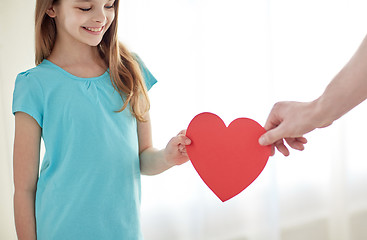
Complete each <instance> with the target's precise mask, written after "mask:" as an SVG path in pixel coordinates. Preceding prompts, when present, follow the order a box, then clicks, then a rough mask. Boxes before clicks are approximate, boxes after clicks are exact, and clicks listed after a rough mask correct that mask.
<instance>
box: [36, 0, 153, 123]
mask: <svg viewBox="0 0 367 240" xmlns="http://www.w3.org/2000/svg"><path fill="white" fill-rule="evenodd" d="M58 1H60V0H37V2H36V11H35V37H36V39H35V43H36V56H35V63H36V65H38V64H40V63H41V62H42V61H43V60H44V59H46V58H47V57H48V56H50V54H51V51H52V49H53V47H54V43H55V40H56V34H57V31H56V24H55V21H54V19H53V18H51V17H49V16H48V15H47V13H46V11H47V9H49V8H50V7H51V6H52V5H53V4H56V3H57V2H58ZM118 8H119V0H116V1H115V3H114V9H115V18H114V20H113V22H112V23H111V26H110V28H109V29H108V30H107V32H106V33H105V34H104V36H103V38H102V41H101V42H100V44H99V45H98V51H99V53H100V56H101V58H102V59H103V60H104V62H105V64H106V65H107V66H108V68H109V72H110V76H111V82H112V85H113V87H114V88H115V90H116V91H117V92H118V93H119V94H120V96H121V98H122V100H123V102H124V104H123V106H122V107H121V109H120V110H118V111H117V112H121V111H123V110H124V109H126V107H128V106H129V107H130V111H131V114H132V115H133V116H134V117H135V118H136V119H137V120H139V121H144V114H145V113H146V112H148V111H149V108H150V102H149V97H148V93H147V88H146V86H145V83H144V80H143V77H142V74H141V70H140V67H139V64H138V63H137V60H136V59H135V58H134V56H133V55H132V54H131V53H130V52H129V51H128V50H127V48H126V47H125V46H124V45H123V44H122V43H120V42H119V41H118V39H117V19H118Z"/></svg>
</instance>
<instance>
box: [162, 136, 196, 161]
mask: <svg viewBox="0 0 367 240" xmlns="http://www.w3.org/2000/svg"><path fill="white" fill-rule="evenodd" d="M190 144H191V140H190V139H189V138H188V137H186V130H182V131H180V132H179V133H178V134H177V136H176V137H173V138H172V139H171V140H170V141H169V142H168V144H167V146H166V148H165V149H164V157H165V160H166V161H167V164H169V165H172V166H174V165H181V164H183V163H185V162H187V161H188V160H189V157H188V155H187V152H186V145H190Z"/></svg>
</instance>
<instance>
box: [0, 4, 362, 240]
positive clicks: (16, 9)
mask: <svg viewBox="0 0 367 240" xmlns="http://www.w3.org/2000/svg"><path fill="white" fill-rule="evenodd" d="M120 5H121V6H120V19H119V37H120V40H121V41H123V42H124V43H125V44H126V45H127V46H128V47H129V48H130V50H132V51H134V52H136V53H138V54H139V55H140V57H141V58H142V59H143V61H144V62H145V64H146V65H147V67H148V68H149V69H150V71H151V72H152V73H153V75H154V76H155V77H156V78H157V80H158V84H156V85H155V86H154V87H153V88H152V90H151V91H150V92H149V93H150V97H151V105H152V107H151V118H152V125H153V140H154V144H155V146H156V147H157V148H164V147H165V145H166V143H167V142H168V141H169V139H170V138H171V137H173V136H174V135H176V134H177V133H178V132H179V131H180V130H181V129H185V128H187V126H188V124H189V122H190V120H191V119H192V118H193V117H194V116H195V115H196V114H198V113H200V112H204V111H210V112H213V113H216V114H217V115H219V116H220V117H221V118H222V119H223V120H224V121H225V122H226V124H227V125H228V124H229V123H230V122H231V121H233V120H234V119H236V118H239V117H247V118H252V119H254V120H256V121H257V122H259V123H260V124H262V125H264V124H265V121H266V119H267V116H268V113H269V112H270V110H271V108H272V106H273V104H274V103H275V102H277V101H281V100H294V101H311V100H313V99H315V98H317V97H318V96H319V95H320V94H322V92H323V90H324V89H325V87H326V86H327V84H328V83H329V82H330V81H331V79H332V78H333V77H334V76H335V75H336V74H337V73H338V72H339V71H340V69H341V68H342V67H343V66H344V64H346V63H347V61H348V60H349V59H350V57H351V56H352V55H353V53H354V52H355V51H356V49H357V48H358V46H359V44H360V43H361V41H362V39H363V38H364V37H365V35H366V33H367V27H366V22H367V14H366V12H365V10H366V9H367V2H366V1H365V0H308V1H300V0H226V1H219V0H200V1H199V0H175V1H172V0H154V1H152V0H121V3H120ZM34 6H35V0H17V1H6V2H5V0H0V239H5V240H8V239H9V240H15V239H16V235H15V228H14V223H13V221H14V220H13V206H12V192H13V183H12V147H13V139H14V117H13V115H12V113H11V103H12V92H13V87H14V81H15V77H16V74H17V73H19V72H21V71H24V70H26V69H28V68H31V67H33V66H34V32H33V31H34V27H33V25H34ZM366 112H367V103H366V102H365V103H362V104H360V105H359V106H358V107H356V108H355V109H353V110H352V111H351V112H349V113H348V114H347V115H345V116H344V117H343V118H341V119H340V120H338V121H336V122H335V123H334V124H333V125H332V126H330V127H328V128H325V129H318V130H316V131H314V132H312V133H309V134H307V135H306V137H307V138H308V140H309V143H307V145H306V150H305V151H303V152H296V151H292V152H291V155H290V156H289V157H287V158H285V157H283V156H282V155H281V154H279V153H277V154H276V155H275V156H274V157H272V158H270V159H269V161H268V164H267V165H266V167H265V169H264V171H263V172H262V174H261V175H260V176H259V177H258V178H257V179H256V180H255V181H254V183H253V184H252V185H250V186H249V187H248V188H247V189H245V190H244V191H243V192H242V193H240V194H239V195H238V196H236V197H235V198H233V199H231V200H229V201H227V202H225V203H222V202H221V201H220V200H219V199H218V198H217V197H216V196H215V195H214V194H213V193H212V192H211V191H210V189H209V188H208V187H207V186H206V185H205V184H204V183H203V181H202V180H201V179H200V177H199V176H198V174H197V173H196V172H195V170H194V168H193V166H192V164H191V163H190V162H188V163H186V164H184V165H182V166H179V167H174V168H172V169H171V170H169V171H167V172H165V173H162V174H160V175H158V176H149V177H147V176H144V177H143V178H142V206H141V214H142V217H141V219H142V225H143V232H144V236H145V239H147V240H172V239H174V240H310V239H312V240H362V239H363V240H365V239H367V228H366V226H367V161H366V160H367V157H366V144H365V137H364V134H366V133H367V125H366V124H365V123H366V120H367V119H366V116H367V115H366ZM42 151H44V149H42Z"/></svg>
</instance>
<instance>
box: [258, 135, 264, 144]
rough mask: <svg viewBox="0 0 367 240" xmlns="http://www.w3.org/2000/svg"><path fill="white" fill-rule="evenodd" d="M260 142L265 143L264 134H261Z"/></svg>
mask: <svg viewBox="0 0 367 240" xmlns="http://www.w3.org/2000/svg"><path fill="white" fill-rule="evenodd" d="M259 143H260V145H264V143H265V138H264V136H261V137H260V139H259Z"/></svg>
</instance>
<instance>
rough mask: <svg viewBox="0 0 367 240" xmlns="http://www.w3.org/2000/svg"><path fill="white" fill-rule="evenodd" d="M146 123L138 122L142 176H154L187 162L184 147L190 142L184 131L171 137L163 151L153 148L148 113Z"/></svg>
mask: <svg viewBox="0 0 367 240" xmlns="http://www.w3.org/2000/svg"><path fill="white" fill-rule="evenodd" d="M144 119H146V120H147V121H146V122H139V121H138V137H139V154H140V172H141V174H144V175H155V174H159V173H161V172H164V171H166V170H167V169H169V168H171V167H173V166H175V165H180V164H183V163H185V162H187V161H188V160H189V158H188V156H187V153H186V145H189V144H190V143H191V140H190V139H189V138H187V137H186V136H185V131H181V132H180V133H179V134H178V135H177V136H176V137H173V138H172V139H171V140H170V141H169V142H168V144H167V146H166V148H165V149H163V150H157V149H155V148H153V144H152V131H151V124H150V117H149V113H147V114H146V115H145V117H144Z"/></svg>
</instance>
